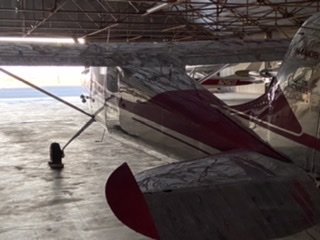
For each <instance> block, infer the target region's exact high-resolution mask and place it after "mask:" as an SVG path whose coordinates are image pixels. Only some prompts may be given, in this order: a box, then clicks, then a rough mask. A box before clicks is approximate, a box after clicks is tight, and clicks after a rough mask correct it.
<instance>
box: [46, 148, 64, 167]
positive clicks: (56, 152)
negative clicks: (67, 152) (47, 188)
mask: <svg viewBox="0 0 320 240" xmlns="http://www.w3.org/2000/svg"><path fill="white" fill-rule="evenodd" d="M63 157H64V154H63V151H62V150H61V147H60V144H59V143H55V142H54V143H51V145H50V162H48V164H49V166H50V168H52V169H62V168H63V167H64V165H63V163H62V158H63Z"/></svg>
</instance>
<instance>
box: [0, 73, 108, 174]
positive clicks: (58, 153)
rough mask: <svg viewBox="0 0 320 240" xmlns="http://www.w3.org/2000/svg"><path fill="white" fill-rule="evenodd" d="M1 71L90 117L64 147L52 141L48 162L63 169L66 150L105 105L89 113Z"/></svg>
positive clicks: (52, 166) (9, 74)
mask: <svg viewBox="0 0 320 240" xmlns="http://www.w3.org/2000/svg"><path fill="white" fill-rule="evenodd" d="M0 71H1V72H3V73H5V74H7V75H8V76H10V77H13V78H14V79H16V80H18V81H20V82H22V83H24V84H26V85H28V86H29V87H32V88H34V89H36V90H38V91H39V92H42V93H43V94H45V95H47V96H49V97H51V98H53V99H55V100H57V101H59V102H61V103H63V104H65V105H67V106H69V107H71V108H73V109H75V110H77V111H79V112H81V113H83V114H85V115H87V116H89V117H90V120H89V121H88V122H86V123H85V124H84V125H83V127H82V128H80V129H79V131H78V132H76V134H75V135H74V136H73V137H72V138H71V139H70V140H69V141H68V142H67V143H66V144H65V145H64V147H63V148H62V149H61V147H60V144H59V143H56V142H54V143H51V145H50V161H49V162H48V164H49V166H50V168H52V169H62V168H63V167H64V165H63V163H62V158H63V157H64V150H65V149H66V147H67V146H68V145H69V144H70V143H71V142H72V141H73V140H74V139H76V138H77V137H78V136H80V134H81V133H82V132H83V131H84V130H86V129H87V128H88V127H89V126H90V125H91V124H92V123H93V122H95V121H96V120H95V117H96V116H97V114H98V113H100V112H101V111H102V110H103V108H104V106H103V107H101V108H100V109H98V110H97V111H96V112H95V113H94V114H90V113H87V112H86V111H84V110H82V109H81V108H78V107H77V106H75V105H73V104H71V103H69V102H67V101H65V100H63V99H62V98H59V97H58V96H56V95H54V94H52V93H50V92H48V91H46V90H44V89H42V88H40V87H38V86H36V85H34V84H32V83H30V82H29V81H27V80H25V79H23V78H21V77H19V76H17V75H15V74H13V73H11V72H9V71H7V70H5V69H3V68H0Z"/></svg>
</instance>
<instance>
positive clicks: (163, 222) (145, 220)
mask: <svg viewBox="0 0 320 240" xmlns="http://www.w3.org/2000/svg"><path fill="white" fill-rule="evenodd" d="M106 197H107V201H108V203H109V206H110V207H111V209H112V210H113V212H114V214H115V215H116V216H117V217H118V218H119V219H120V220H121V221H122V222H123V223H124V224H126V225H127V226H129V227H131V228H132V229H134V230H135V231H137V232H140V233H142V234H144V235H146V236H149V237H151V238H153V239H228V240H233V239H234V240H238V239H246V240H256V239H259V240H264V239H274V238H279V237H283V236H288V235H292V234H295V233H297V232H301V231H303V230H305V229H308V228H310V227H312V226H313V225H315V224H316V223H317V222H318V221H319V220H320V192H319V190H318V189H317V188H316V187H315V184H314V183H313V181H312V180H311V178H310V177H309V176H308V175H307V174H306V173H305V172H304V171H303V170H302V169H300V168H298V167H297V166H295V165H293V164H289V163H284V162H281V161H278V160H276V159H273V158H270V157H266V156H264V155H261V154H258V153H254V152H247V151H235V152H227V153H222V154H218V155H214V156H210V157H206V158H204V159H200V160H195V161H188V162H179V163H173V164H169V165H166V166H161V167H157V168H154V169H151V170H147V171H144V172H142V173H140V174H137V175H136V177H135V178H134V176H133V174H132V172H131V171H130V169H129V167H128V165H126V164H124V165H122V166H120V167H119V168H118V169H117V170H115V172H113V173H112V174H111V176H110V177H109V179H108V182H107V184H106Z"/></svg>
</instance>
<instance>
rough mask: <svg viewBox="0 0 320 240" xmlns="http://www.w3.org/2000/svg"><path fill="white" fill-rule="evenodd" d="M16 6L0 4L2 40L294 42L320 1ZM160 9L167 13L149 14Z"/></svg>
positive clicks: (103, 0) (77, 0)
mask: <svg viewBox="0 0 320 240" xmlns="http://www.w3.org/2000/svg"><path fill="white" fill-rule="evenodd" d="M17 3H18V4H17ZM17 3H12V1H1V2H0V20H1V21H0V29H1V35H2V36H4V35H12V36H25V37H28V36H53V35H54V36H58V37H68V36H69V37H85V38H86V39H87V40H88V41H105V40H106V38H107V37H108V39H109V40H110V41H155V40H156V41H185V40H188V41H191V40H210V39H225V38H235V37H245V38H255V37H257V36H258V35H259V36H260V37H261V36H263V35H264V34H265V33H268V34H269V35H270V34H271V33H272V32H277V33H280V34H278V35H279V36H280V35H281V36H287V37H291V36H292V34H291V32H294V31H295V30H296V29H297V28H298V27H299V26H300V25H301V23H302V22H303V21H304V20H305V19H306V18H307V17H309V16H310V15H312V14H313V13H315V12H317V11H319V5H320V4H319V1H311V0H305V1H299V0H259V1H252V0H237V1H236V0H228V1H226V0H215V1H213V0H199V1H196V0H192V1H189V0H185V1H179V2H177V1H176V0H172V1H171V0H170V1H169V0H167V1H154V0H131V1H129V2H128V1H126V0H111V1H110V0H108V1H107V0H91V1H86V0H72V1H69V0H65V1H60V2H59V1H57V0H52V1H41V2H39V1H37V0H30V1H29V0H28V1H27V0H20V1H19V2H17ZM39 4H40V5H39ZM161 4H164V6H165V7H163V8H159V9H157V10H156V11H150V12H147V11H148V9H150V8H152V7H156V6H158V5H161ZM28 26H29V28H28ZM181 26H183V27H181ZM164 30H165V31H164ZM278 35H277V34H275V36H278Z"/></svg>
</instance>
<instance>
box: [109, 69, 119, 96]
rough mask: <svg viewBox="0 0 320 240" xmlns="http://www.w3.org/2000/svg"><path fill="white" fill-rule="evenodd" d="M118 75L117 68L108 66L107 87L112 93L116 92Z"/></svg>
mask: <svg viewBox="0 0 320 240" xmlns="http://www.w3.org/2000/svg"><path fill="white" fill-rule="evenodd" d="M118 75H119V71H118V69H117V68H114V67H110V68H108V77H107V89H108V91H110V92H112V93H116V92H118Z"/></svg>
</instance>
